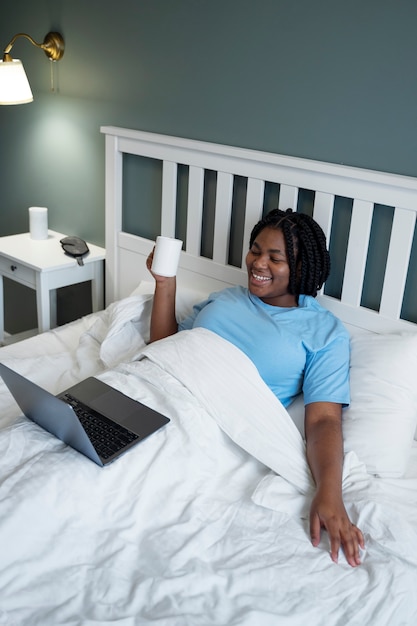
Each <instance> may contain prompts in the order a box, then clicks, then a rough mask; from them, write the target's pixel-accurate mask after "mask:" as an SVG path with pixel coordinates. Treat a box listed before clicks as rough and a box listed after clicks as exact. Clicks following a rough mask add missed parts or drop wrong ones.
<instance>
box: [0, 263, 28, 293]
mask: <svg viewBox="0 0 417 626" xmlns="http://www.w3.org/2000/svg"><path fill="white" fill-rule="evenodd" d="M0 273H1V274H2V275H3V276H6V277H7V278H11V279H12V280H14V281H16V282H17V283H21V284H22V285H27V286H28V287H35V286H36V272H35V270H34V269H32V268H31V267H27V266H26V265H22V263H19V262H16V261H12V260H10V259H6V258H4V257H3V258H0Z"/></svg>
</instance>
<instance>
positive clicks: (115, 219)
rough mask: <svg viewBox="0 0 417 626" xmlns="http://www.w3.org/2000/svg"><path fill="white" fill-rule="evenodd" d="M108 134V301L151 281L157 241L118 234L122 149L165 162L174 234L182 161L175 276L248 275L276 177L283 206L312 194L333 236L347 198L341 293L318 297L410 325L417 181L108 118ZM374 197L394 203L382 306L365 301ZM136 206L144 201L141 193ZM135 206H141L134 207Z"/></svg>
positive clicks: (193, 279) (346, 315) (383, 322)
mask: <svg viewBox="0 0 417 626" xmlns="http://www.w3.org/2000/svg"><path fill="white" fill-rule="evenodd" d="M101 132H102V133H104V134H105V136H106V301H107V303H110V302H112V301H114V300H117V299H120V298H122V297H125V296H127V295H129V294H130V293H131V291H132V290H133V289H134V288H135V287H136V286H137V285H138V283H139V282H140V280H144V279H145V280H150V279H151V278H150V275H149V274H148V273H147V270H146V268H145V259H146V256H147V255H148V253H149V251H150V250H151V248H152V246H153V239H152V240H150V239H146V238H144V237H140V236H137V235H134V234H131V233H128V232H124V230H123V227H122V224H123V216H122V208H123V190H124V185H123V159H124V156H123V155H124V154H128V155H138V156H142V157H149V158H151V159H156V160H159V161H161V162H162V190H161V198H162V201H161V207H160V210H161V221H160V223H161V232H160V233H157V234H163V235H166V236H171V237H174V236H178V235H177V221H178V216H177V183H178V167H179V166H186V167H187V168H188V191H187V217H186V237H185V241H186V246H185V250H184V251H183V252H182V253H181V261H180V269H179V273H178V282H179V284H180V285H185V286H191V287H194V288H198V289H200V290H205V291H207V290H215V289H219V288H222V287H223V286H226V285H231V284H243V285H245V284H246V282H247V279H246V269H245V264H244V257H245V255H246V251H247V242H248V241H249V234H250V231H251V229H252V227H253V226H254V224H255V223H256V222H257V221H258V220H259V218H260V216H261V214H262V211H263V206H264V192H265V185H266V184H267V183H277V184H278V185H279V199H278V206H279V208H282V209H286V208H288V207H291V208H294V209H296V207H297V202H298V198H299V194H300V190H309V192H312V197H313V216H314V218H315V219H316V220H317V221H318V222H319V224H320V225H321V226H322V228H323V230H324V232H325V233H326V236H327V237H328V239H329V238H330V233H331V228H332V219H333V213H334V206H335V198H336V197H342V198H348V199H352V201H353V204H352V213H351V220H350V228H349V234H348V241H347V251H346V256H345V269H344V274H343V283H342V288H341V295H340V298H339V297H330V296H328V295H324V294H320V295H319V298H320V300H321V302H322V303H323V304H324V305H325V306H326V307H327V308H329V309H331V310H332V311H334V312H335V313H336V315H338V316H339V317H340V318H341V319H342V320H343V321H345V322H347V323H350V324H353V325H356V326H360V327H363V328H368V329H370V330H375V331H376V332H390V331H398V330H410V329H415V324H413V323H411V322H407V321H404V320H401V319H400V315H401V310H402V306H403V298H404V289H405V284H406V279H407V275H408V267H409V263H410V254H411V249H412V243H413V237H414V231H415V220H416V210H417V180H416V179H414V178H411V177H407V176H398V175H393V174H386V173H381V172H374V171H369V170H364V169H359V168H353V167H347V166H341V165H335V164H329V163H322V162H318V161H311V160H307V159H299V158H294V157H286V156H282V155H278V154H270V153H266V152H258V151H254V150H247V149H242V148H234V147H230V146H223V145H217V144H212V143H206V142H201V141H194V140H189V139H181V138H176V137H170V136H165V135H159V134H153V133H147V132H141V131H136V130H128V129H124V128H116V127H110V126H105V127H102V128H101ZM208 170H209V171H212V172H214V173H215V178H216V191H215V218H214V226H213V244H212V255H211V257H212V258H207V257H203V256H201V253H200V248H201V237H202V223H203V205H204V193H205V192H204V185H205V172H206V171H208ZM236 177H243V178H244V179H245V180H246V186H245V188H246V194H245V199H244V204H245V207H244V212H243V215H244V217H243V218H242V220H243V224H240V231H241V232H242V236H243V241H244V242H246V243H245V245H243V246H242V265H241V267H235V266H232V265H230V264H228V259H229V246H230V233H231V227H232V226H231V225H232V224H233V220H232V204H233V185H234V180H235V178H236ZM378 205H384V206H389V207H393V209H394V211H393V220H392V226H391V234H390V238H389V248H388V255H387V260H386V268H385V275H384V279H383V287H382V295H381V299H380V303H379V310H378V311H375V310H373V309H370V308H366V307H364V306H361V301H362V293H363V285H364V277H365V269H366V263H367V257H368V248H369V242H370V233H371V224H372V218H373V214H374V212H375V211H377V210H378ZM138 207H140V199H139V198H138ZM138 210H140V208H139V209H138Z"/></svg>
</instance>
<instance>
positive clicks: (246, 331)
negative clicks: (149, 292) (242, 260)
mask: <svg viewBox="0 0 417 626" xmlns="http://www.w3.org/2000/svg"><path fill="white" fill-rule="evenodd" d="M196 327H203V328H207V329H208V330H211V331H213V332H215V333H216V334H218V335H220V336H221V337H223V338H224V339H227V340H228V341H230V342H231V343H233V344H234V345H235V346H236V347H238V348H240V350H242V352H244V353H245V354H246V355H247V356H248V357H249V358H250V359H251V360H252V362H253V363H254V364H255V366H256V367H257V369H258V371H259V374H260V376H261V377H262V378H263V380H264V381H265V383H266V384H267V385H268V386H269V387H270V389H271V390H272V391H273V392H274V393H275V395H276V396H277V397H278V399H279V400H280V401H281V402H282V404H283V405H284V406H288V405H289V404H290V403H291V402H292V400H293V399H294V397H295V396H296V395H297V394H299V393H300V392H301V391H303V392H304V402H305V404H309V403H311V402H337V403H340V404H343V405H346V404H349V401H350V397H349V356H350V349H349V334H348V332H347V330H346V329H345V327H344V326H343V324H342V323H341V322H340V320H338V319H337V318H336V317H335V316H334V315H333V314H332V313H331V312H330V311H327V310H326V309H324V308H323V307H322V306H321V305H320V304H319V303H318V302H317V300H315V298H313V297H312V296H304V295H301V296H300V297H299V303H298V307H290V308H285V307H278V306H272V305H270V304H265V302H263V301H262V300H261V299H260V298H258V297H257V296H254V295H253V294H251V293H250V292H249V290H248V289H246V288H244V287H231V288H229V289H224V290H223V291H219V292H216V293H213V294H211V295H210V296H209V298H208V299H207V300H206V301H204V302H202V303H201V304H198V305H196V306H195V307H194V310H193V313H192V314H191V315H190V316H189V317H187V318H186V319H185V320H183V321H182V322H181V323H180V324H179V330H189V329H191V328H196Z"/></svg>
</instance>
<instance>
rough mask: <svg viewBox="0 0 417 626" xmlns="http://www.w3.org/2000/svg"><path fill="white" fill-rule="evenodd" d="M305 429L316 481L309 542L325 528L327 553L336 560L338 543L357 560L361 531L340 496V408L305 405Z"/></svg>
mask: <svg viewBox="0 0 417 626" xmlns="http://www.w3.org/2000/svg"><path fill="white" fill-rule="evenodd" d="M305 433H306V441H307V460H308V463H309V465H310V468H311V472H312V474H313V478H314V480H315V482H316V487H317V489H316V494H315V496H314V498H313V501H312V503H311V508H310V535H311V540H312V543H313V546H317V545H318V544H319V542H320V530H321V528H325V529H326V530H327V532H328V534H329V538H330V554H331V558H332V559H333V561H335V562H337V557H338V552H339V548H340V547H342V548H343V551H344V553H345V556H346V560H347V562H348V563H349V564H350V565H352V566H353V567H355V566H356V565H359V564H360V562H361V561H360V556H359V547H361V548H364V546H365V544H364V539H363V535H362V532H361V531H360V530H359V528H357V527H356V526H355V525H354V524H352V522H351V521H350V519H349V517H348V515H347V513H346V509H345V506H344V504H343V498H342V469H343V437H342V408H341V405H340V404H335V403H332V402H312V403H311V404H308V405H306V412H305Z"/></svg>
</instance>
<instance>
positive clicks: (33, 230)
mask: <svg viewBox="0 0 417 626" xmlns="http://www.w3.org/2000/svg"><path fill="white" fill-rule="evenodd" d="M29 232H30V238H31V239H48V209H47V208H46V207H44V206H31V207H29Z"/></svg>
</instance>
